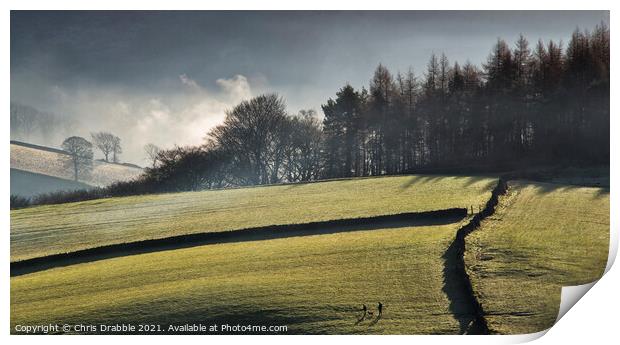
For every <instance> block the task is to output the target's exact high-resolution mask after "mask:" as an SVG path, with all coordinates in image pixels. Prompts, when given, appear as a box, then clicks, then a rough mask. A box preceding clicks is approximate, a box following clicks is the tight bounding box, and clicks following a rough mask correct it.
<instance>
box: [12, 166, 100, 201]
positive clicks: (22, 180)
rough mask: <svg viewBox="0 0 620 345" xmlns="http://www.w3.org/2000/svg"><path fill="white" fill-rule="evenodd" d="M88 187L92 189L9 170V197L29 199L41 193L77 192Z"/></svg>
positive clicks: (84, 185) (40, 175)
mask: <svg viewBox="0 0 620 345" xmlns="http://www.w3.org/2000/svg"><path fill="white" fill-rule="evenodd" d="M89 187H90V188H92V187H91V186H90V185H87V184H85V183H82V182H75V181H72V180H66V179H63V178H58V177H54V176H49V175H43V174H37V173H32V172H28V171H23V170H19V169H11V195H19V196H22V197H26V198H30V197H33V196H35V195H39V194H43V193H52V192H57V191H61V190H67V191H70V190H78V189H85V188H89Z"/></svg>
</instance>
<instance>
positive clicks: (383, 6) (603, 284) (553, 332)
mask: <svg viewBox="0 0 620 345" xmlns="http://www.w3.org/2000/svg"><path fill="white" fill-rule="evenodd" d="M0 6H2V7H3V10H4V11H2V13H1V15H0V16H1V17H0V23H2V26H3V35H2V55H1V57H0V59H1V62H2V67H3V71H4V78H5V79H4V80H5V83H3V84H2V91H3V92H2V100H3V104H2V105H3V108H2V109H5V115H4V117H3V123H2V124H3V126H2V127H1V128H2V130H1V132H2V136H3V140H4V142H8V140H9V138H10V133H9V123H8V122H9V116H8V114H6V110H8V109H9V103H10V94H9V92H10V88H9V80H10V78H9V75H10V63H9V57H10V55H9V51H10V50H9V49H10V48H9V47H10V45H9V42H10V16H9V10H10V9H21V10H26V9H40V10H43V9H46V10H47V9H56V10H61V9H119V10H120V9H125V10H133V9H149V10H158V9H160V10H163V9H168V10H174V9H176V10H179V9H188V10H192V9H193V10H197V9H205V10H206V9H212V10H216V9H246V10H252V9H254V10H266V9H291V10H308V9H330V10H351V9H365V10H387V9H391V10H398V9H415V10H431V9H433V10H441V9H444V10H510V9H518V10H524V9H536V10H560V9H562V10H601V9H607V10H612V11H611V18H610V27H611V28H612V29H613V28H614V23H615V22H616V20H615V18H616V15H615V9H616V8H617V7H618V5H616V3H614V2H611V1H596V0H590V1H587V2H579V3H577V2H571V3H568V2H565V1H557V2H556V3H555V4H554V3H550V2H546V3H545V2H543V1H540V0H536V1H533V0H520V1H519V2H518V3H508V2H498V1H481V0H470V1H456V0H446V1H440V2H437V1H420V2H414V1H392V0H382V1H355V2H350V3H346V2H343V1H340V2H338V1H334V0H314V1H306V2H292V1H282V0H280V1H273V0H263V1H249V0H246V1H230V0H229V1H219V2H210V3H206V2H205V3H198V2H196V1H188V0H175V1H169V0H168V1H162V0H151V1H128V0H107V1H101V0H94V1H88V2H85V1H71V0H56V1H19V2H17V1H12V2H9V3H7V2H3V3H2V5H0ZM517 6H518V7H517ZM612 36H613V35H612ZM615 48H616V45H615V44H614V43H612V54H611V55H612V59H613V58H614V57H616V56H618V54H616V53H617V49H615ZM615 60H617V59H615ZM616 63H617V61H614V62H613V63H612V65H613V66H616ZM612 80H618V73H617V71H616V69H614V68H612ZM611 90H612V91H611V93H612V100H614V99H615V98H616V97H614V96H617V94H616V93H615V92H614V91H616V89H615V88H614V85H613V83H612V89H611ZM611 106H612V108H611V113H612V114H616V115H617V111H616V110H617V107H616V106H615V105H614V102H613V101H612V105H611ZM611 129H613V130H619V129H620V127H619V126H618V120H617V118H616V116H614V115H612V116H611ZM619 141H620V136H619V135H615V136H614V135H612V136H611V146H612V147H613V148H617V147H620V142H619ZM9 151H10V150H9V146H8V145H5V147H4V148H3V149H2V150H1V151H0V152H2V167H1V168H0V169H2V170H1V171H2V172H3V174H4V175H3V177H4V178H3V179H2V181H1V184H0V185H1V187H2V190H0V195H4V196H5V197H4V198H2V204H1V205H0V209H2V210H4V213H3V216H2V220H1V221H2V223H1V224H2V228H3V229H4V231H5V234H4V236H2V237H1V238H2V239H1V241H2V248H3V250H5V252H4V253H5V260H2V266H1V267H2V273H1V274H2V277H3V284H2V287H1V288H2V295H3V296H4V298H3V299H2V302H1V303H2V305H1V306H0V308H1V310H2V314H1V315H2V316H1V321H2V327H4V328H3V329H2V330H1V331H0V332H1V333H0V334H1V336H2V337H3V338H7V337H8V329H9V326H8V325H9V316H10V298H9V293H10V288H9V286H10V284H9V278H8V277H9V261H10V260H9V253H10V251H9V236H8V232H9V228H10V225H9V221H10V220H9V212H8V210H9V202H8V197H7V196H8V195H9V179H8V175H7V173H6V172H8V171H9ZM617 161H618V152H617V151H615V150H612V162H611V175H612V180H613V181H616V179H617V178H618V177H619V176H620V172H619V171H618V169H617V164H616V162H617ZM614 187H615V185H614V184H613V183H612V185H611V195H615V193H614V190H615V188H614ZM618 211H619V210H618V203H617V202H615V198H614V197H613V196H612V198H611V231H612V236H611V237H612V241H611V243H610V255H613V256H612V257H613V258H614V259H615V253H617V248H618V224H619V223H618V220H619V219H618V217H619V215H620V213H619V212H618ZM610 259H611V258H610ZM614 259H611V260H610V261H609V263H608V266H607V270H608V271H609V272H607V274H606V275H605V276H604V277H603V278H602V279H601V280H600V281H599V282H598V283H596V284H595V285H594V286H593V287H592V290H591V292H590V293H588V294H586V295H585V296H584V297H583V298H582V300H581V301H579V302H578V303H577V304H576V305H575V307H574V308H573V310H571V311H570V312H568V313H567V314H566V316H564V317H563V318H562V319H561V320H560V321H559V322H558V323H557V325H556V326H554V327H552V328H551V329H550V330H549V331H548V332H541V333H539V334H533V335H526V336H467V337H463V336H389V337H382V336H365V337H359V336H336V337H328V336H320V337H318V336H316V337H307V336H284V337H283V336H237V337H225V336H211V337H204V336H184V337H183V338H181V341H183V342H184V343H185V342H190V343H201V344H205V343H220V342H226V343H228V342H232V343H237V342H244V343H246V342H250V343H256V342H258V343H270V344H288V343H290V342H294V343H297V344H300V345H302V344H308V345H310V344H312V345H315V344H316V343H317V342H321V343H323V342H327V343H335V342H342V341H347V342H349V341H350V342H355V343H357V344H373V343H378V342H386V341H387V342H390V343H394V344H407V345H410V344H411V343H412V342H414V343H416V342H417V343H421V344H428V343H431V344H453V343H456V342H458V343H459V344H495V343H517V342H523V341H529V340H533V339H536V338H538V337H540V336H541V335H543V334H545V333H548V334H547V336H545V337H542V338H541V339H540V340H538V342H540V343H543V344H560V343H565V342H569V343H575V342H577V343H585V342H594V343H598V342H603V343H607V342H610V341H611V339H614V340H616V339H617V337H616V335H617V321H616V320H617V311H618V310H620V303H619V302H618V287H619V286H620V284H619V281H620V273H619V271H618V268H617V267H612V265H611V264H612V262H613V260H614ZM110 337H114V338H110ZM3 340H4V341H5V343H7V342H11V343H26V344H28V343H33V342H35V341H37V342H40V341H42V340H43V341H45V342H46V343H51V344H56V343H58V344H60V343H62V344H63V345H64V344H67V343H79V344H81V343H83V342H84V341H85V340H86V339H85V338H83V337H79V336H73V337H45V338H35V337H34V336H11V337H10V340H9V339H3ZM170 340H171V338H166V337H153V336H132V337H129V338H128V337H121V336H91V337H89V338H87V341H88V342H89V343H94V344H106V345H107V344H108V343H110V342H111V341H112V342H119V341H120V342H121V343H125V342H130V341H131V342H150V343H154V344H166V343H168V342H169V341H170ZM605 340H607V341H605Z"/></svg>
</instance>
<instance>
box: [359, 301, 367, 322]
mask: <svg viewBox="0 0 620 345" xmlns="http://www.w3.org/2000/svg"><path fill="white" fill-rule="evenodd" d="M362 311H363V312H364V315H362V318H361V319H360V320H364V318H366V312H367V311H368V308H367V307H366V305H365V304H362Z"/></svg>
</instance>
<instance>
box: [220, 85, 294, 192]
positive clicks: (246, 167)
mask: <svg viewBox="0 0 620 345" xmlns="http://www.w3.org/2000/svg"><path fill="white" fill-rule="evenodd" d="M286 120H287V115H286V109H285V105H284V101H283V100H282V98H280V97H279V96H277V95H275V94H270V95H261V96H258V97H255V98H252V99H251V100H249V101H243V102H241V103H240V104H239V105H237V106H236V107H234V108H233V109H232V110H230V111H228V112H227V113H226V119H225V120H224V123H223V124H222V125H219V126H217V127H215V128H214V129H213V130H212V131H211V132H210V133H209V136H210V138H211V139H212V140H213V141H214V142H215V144H216V145H217V146H219V147H221V148H222V149H224V150H225V151H226V153H227V154H228V155H229V156H230V157H233V160H234V162H235V164H234V168H235V170H236V171H235V173H234V175H235V176H236V177H237V178H238V179H239V183H240V184H267V183H277V182H279V180H280V179H281V176H282V175H281V174H280V169H281V167H282V164H283V163H284V160H283V157H282V156H283V154H284V151H283V149H282V147H283V143H282V141H283V140H286V139H287V137H286V136H285V135H283V133H284V132H285V130H286V127H287V126H286V125H287V121H286Z"/></svg>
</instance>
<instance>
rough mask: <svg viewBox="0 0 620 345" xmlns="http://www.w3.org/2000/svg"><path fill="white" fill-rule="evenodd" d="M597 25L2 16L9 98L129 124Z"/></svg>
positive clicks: (555, 18) (355, 17)
mask: <svg viewBox="0 0 620 345" xmlns="http://www.w3.org/2000/svg"><path fill="white" fill-rule="evenodd" d="M600 21H605V22H607V23H608V22H609V12H606V11H598V12H596V11H590V12H585V11H580V12H558V11H556V12H532V11H529V12H484V11H471V12H427V11H417V12H410V11H389V12H359V11H357V12H350V11H349V12H290V11H268V12H245V11H237V12H221V11H209V12H205V11H202V12H184V11H174V12H102V11H99V12H81V11H69V12H68V11H60V12H59V11H56V12H49V11H48V12H33V11H12V12H11V99H12V100H14V101H19V102H21V103H26V104H31V105H34V106H36V107H39V108H42V109H46V110H52V111H56V112H61V113H63V114H67V115H66V116H76V117H86V118H88V116H93V115H87V114H86V113H88V112H91V113H92V112H95V113H98V114H100V115H99V117H102V116H103V117H109V116H111V115H110V114H109V113H110V111H111V110H110V109H117V107H119V106H120V107H121V108H122V109H129V110H127V113H126V116H133V117H136V119H134V121H133V122H131V123H128V124H125V125H131V124H133V125H136V126H138V125H139V124H142V125H144V123H146V122H148V121H150V120H149V119H147V120H145V119H144V117H145V116H147V115H145V114H151V115H152V114H153V112H154V111H155V110H153V106H152V105H153V104H157V107H162V108H165V112H166V114H167V115H166V116H169V117H171V118H173V119H178V118H179V117H181V116H186V115H187V113H188V112H189V111H188V109H187V108H188V107H192V106H196V107H198V106H197V105H196V104H198V102H202V103H201V104H203V106H201V107H198V108H196V109H201V110H200V111H206V112H209V111H214V112H217V113H218V114H217V116H216V115H213V114H205V116H207V117H208V116H212V117H214V118H220V117H221V116H222V114H221V112H222V110H221V109H222V107H225V106H227V105H229V104H234V103H233V102H236V101H238V99H240V98H243V97H245V96H247V95H249V94H256V93H259V92H267V91H269V92H279V93H281V94H282V95H283V96H284V97H285V98H286V100H287V101H288V104H289V108H290V110H291V111H297V110H299V109H300V108H302V107H303V108H314V109H317V110H318V109H320V104H321V103H322V102H325V100H326V99H327V97H330V96H332V95H333V94H334V93H335V91H336V90H337V89H338V88H339V87H341V86H342V85H343V84H344V83H345V82H351V83H352V84H353V85H354V86H356V87H361V86H362V85H366V84H367V83H368V80H369V78H370V77H371V74H372V71H373V69H374V68H375V67H376V65H377V64H378V63H380V62H381V63H383V64H385V65H387V66H388V67H389V68H390V69H391V70H393V71H394V72H395V71H397V70H399V69H400V70H403V71H404V70H406V69H407V68H409V66H411V67H413V68H414V69H415V71H416V73H417V74H418V75H419V74H421V72H423V69H424V66H425V64H426V61H427V59H428V57H429V55H430V54H431V53H433V52H435V53H441V52H445V53H446V55H447V56H448V58H449V59H450V61H451V62H453V61H455V60H458V61H460V62H464V61H465V60H467V59H469V60H471V62H473V63H475V64H480V63H481V62H483V61H484V59H485V58H486V56H487V54H488V53H489V50H490V48H491V46H492V45H493V43H494V42H495V41H496V39H497V38H498V37H502V38H504V39H506V40H507V41H508V42H510V44H512V42H514V40H515V39H516V37H517V36H518V35H519V33H523V34H525V35H526V36H527V37H528V38H529V40H530V42H535V41H536V40H538V38H543V39H545V40H547V39H554V40H564V41H566V40H567V39H568V37H569V36H570V33H571V32H572V31H573V30H574V29H575V28H576V27H581V28H593V27H594V25H596V24H598V23H599V22H600ZM236 76H239V77H236ZM218 79H219V80H220V81H219V82H218V81H217V80H218ZM192 83H193V84H192ZM192 85H193V86H192ZM192 90H193V91H192ZM196 90H200V91H199V92H198V93H197V91H196ZM231 90H232V91H231ZM201 97H202V98H204V99H206V100H207V101H204V99H203V100H199V99H200V98H201ZM186 99H187V100H186ZM205 102H206V103H209V102H211V103H209V104H211V105H213V102H215V103H217V106H213V107H211V108H209V107H206V106H204V103H205ZM218 102H219V103H218ZM119 104H120V105H119ZM188 104H189V105H188ZM147 105H150V106H147ZM209 109H217V110H209ZM157 111H162V109H160V108H157ZM195 111H196V112H198V111H199V110H195ZM183 114H185V115H183ZM151 115H149V116H151ZM194 116H197V115H194ZM155 117H157V116H155ZM104 120H105V119H103V120H101V121H99V122H98V126H99V127H100V128H104V127H106V123H105V121H104ZM149 123H150V122H149ZM205 123H206V122H205ZM153 126H154V127H156V126H155V125H153ZM188 126H189V125H188ZM89 130H92V129H89ZM153 130H156V129H153ZM206 130H207V128H205V129H204V132H206ZM85 131H86V130H85ZM181 136H182V135H181ZM144 140H147V139H144ZM149 140H150V139H149ZM135 141H136V143H138V142H139V141H138V140H135ZM172 142H175V141H174V140H171V141H169V142H166V143H164V142H161V143H160V144H162V145H165V144H170V143H172ZM136 145H137V144H136ZM136 152H137V151H136ZM136 154H137V153H136Z"/></svg>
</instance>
